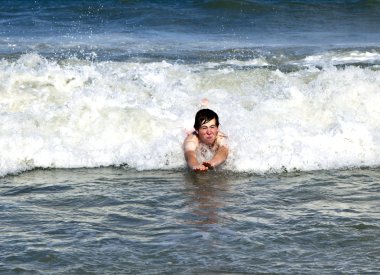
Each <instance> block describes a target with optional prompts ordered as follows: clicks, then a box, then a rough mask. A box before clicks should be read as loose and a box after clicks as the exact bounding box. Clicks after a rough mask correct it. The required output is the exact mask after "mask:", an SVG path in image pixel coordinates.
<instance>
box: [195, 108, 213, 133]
mask: <svg viewBox="0 0 380 275" xmlns="http://www.w3.org/2000/svg"><path fill="white" fill-rule="evenodd" d="M214 118H215V125H216V126H217V127H219V117H218V115H217V114H216V113H215V112H214V111H213V110H210V109H201V110H199V111H198V112H197V113H196V115H195V122H194V129H195V130H199V128H201V126H202V125H203V124H205V123H207V122H209V121H210V120H213V119H214Z"/></svg>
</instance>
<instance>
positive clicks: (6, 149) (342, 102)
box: [0, 54, 380, 175]
mask: <svg viewBox="0 0 380 275" xmlns="http://www.w3.org/2000/svg"><path fill="white" fill-rule="evenodd" d="M263 58H264V59H265V57H261V58H260V59H263ZM304 60H305V62H306V61H308V62H310V60H311V58H310V57H306V58H305V59H304ZM253 62H254V61H252V60H247V61H246V62H245V61H239V62H236V61H235V60H229V61H228V60H227V61H223V62H219V63H218V62H204V63H196V64H192V63H189V64H187V63H177V62H169V61H161V62H127V61H125V62H111V61H107V62H90V61H87V60H79V59H76V58H70V59H65V60H60V61H57V60H50V59H46V58H44V57H42V56H40V55H38V54H25V55H23V56H21V57H20V58H19V59H18V60H15V61H10V60H5V59H4V60H2V61H1V62H0V70H1V71H2V74H1V76H0V78H1V79H0V83H1V84H0V108H1V110H0V117H1V124H0V133H1V136H0V152H1V157H0V165H1V166H0V175H5V174H8V173H14V172H18V171H23V170H25V169H33V168H35V167H43V168H50V167H59V168H73V167H97V166H109V165H128V166H130V167H132V168H135V169H138V170H146V169H174V168H182V167H185V162H184V158H183V154H182V141H183V139H184V138H185V136H186V130H188V129H191V127H192V125H193V119H194V115H195V112H196V111H197V110H198V109H199V108H202V107H204V106H205V105H204V104H206V103H205V102H206V101H205V100H204V99H208V102H207V106H208V107H209V108H211V109H213V110H215V111H216V112H217V113H218V114H219V116H220V121H221V130H222V131H223V132H225V133H226V134H227V135H228V138H229V144H230V149H231V153H230V156H229V159H228V161H227V163H226V165H225V167H224V169H227V170H234V171H248V172H260V173H261V172H268V171H284V170H286V171H288V170H294V169H296V170H313V169H330V168H342V167H353V166H368V165H370V166H372V165H379V164H380V159H379V155H380V135H379V129H380V122H379V121H378V117H379V115H380V111H379V110H378V106H379V104H380V84H379V83H380V72H379V71H378V70H376V69H373V68H371V67H364V68H363V67H359V66H345V67H335V66H333V65H332V64H325V65H324V66H323V67H322V68H321V67H320V64H319V63H318V64H317V65H316V66H311V65H310V64H309V65H308V66H305V64H298V65H297V66H298V69H297V70H292V71H286V70H285V71H283V70H281V69H280V68H277V69H276V68H271V67H268V65H267V64H266V63H265V62H263V63H262V64H261V65H259V64H258V63H255V65H254V66H252V63H253ZM318 62H319V61H318ZM300 63H302V62H300Z"/></svg>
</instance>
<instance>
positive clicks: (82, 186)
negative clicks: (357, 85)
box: [0, 168, 380, 274]
mask: <svg viewBox="0 0 380 275" xmlns="http://www.w3.org/2000/svg"><path fill="white" fill-rule="evenodd" d="M379 191H380V171H379V170H378V169H357V170H345V171H344V170H341V171H339V170H330V171H315V172H305V173H284V174H268V175H254V174H239V173H228V172H222V171H219V172H213V173H206V174H192V173H188V172H187V171H182V170H179V171H173V170H172V171H145V172H136V171H134V170H128V169H123V168H98V169H74V170H59V169H58V170H34V171H31V172H26V173H23V174H20V175H17V176H7V177H4V178H1V179H0V220H1V225H0V250H1V255H0V272H2V273H26V274H30V273H34V274H46V273H60V274H86V273H87V274H88V273H90V274H91V273H94V274H111V273H113V274H126V273H144V274H156V273H167V274H168V273H176V274H189V273H190V274H194V273H195V274H197V273H203V272H208V273H213V272H215V273H272V274H273V273H277V274H285V273H286V274H294V273H301V274H316V273H321V274H339V273H353V274H367V273H378V272H380V267H379V264H378V262H379V259H380V230H379V229H380V208H379V201H380V195H379V194H380V192H379Z"/></svg>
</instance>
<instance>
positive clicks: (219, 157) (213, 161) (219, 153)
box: [203, 146, 228, 168]
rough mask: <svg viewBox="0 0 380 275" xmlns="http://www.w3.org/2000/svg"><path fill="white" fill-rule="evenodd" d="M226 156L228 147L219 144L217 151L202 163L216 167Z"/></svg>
mask: <svg viewBox="0 0 380 275" xmlns="http://www.w3.org/2000/svg"><path fill="white" fill-rule="evenodd" d="M227 157H228V147H227V146H220V147H219V149H218V151H216V154H215V156H214V157H213V158H212V159H211V160H209V161H207V162H205V163H203V164H204V165H206V166H208V167H209V168H212V167H216V166H218V165H221V164H222V163H223V162H224V161H225V160H226V159H227Z"/></svg>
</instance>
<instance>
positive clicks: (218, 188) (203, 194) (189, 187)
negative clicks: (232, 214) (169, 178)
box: [184, 171, 232, 225]
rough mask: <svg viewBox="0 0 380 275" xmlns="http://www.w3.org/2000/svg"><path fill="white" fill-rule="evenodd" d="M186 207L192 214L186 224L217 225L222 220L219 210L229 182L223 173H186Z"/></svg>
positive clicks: (228, 188) (227, 190)
mask: <svg viewBox="0 0 380 275" xmlns="http://www.w3.org/2000/svg"><path fill="white" fill-rule="evenodd" d="M184 179H185V185H186V189H185V193H186V194H185V196H186V198H187V200H188V202H187V207H188V208H190V213H192V215H191V218H190V220H188V221H187V222H188V223H192V224H197V225H208V224H217V223H220V222H221V221H222V220H223V217H221V214H220V209H222V208H223V207H224V199H225V197H226V196H228V193H229V190H230V187H231V183H232V182H231V181H230V180H229V178H228V177H227V176H226V174H224V173H217V172H215V171H209V172H207V173H188V174H186V175H185V178H184Z"/></svg>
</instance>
